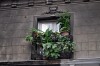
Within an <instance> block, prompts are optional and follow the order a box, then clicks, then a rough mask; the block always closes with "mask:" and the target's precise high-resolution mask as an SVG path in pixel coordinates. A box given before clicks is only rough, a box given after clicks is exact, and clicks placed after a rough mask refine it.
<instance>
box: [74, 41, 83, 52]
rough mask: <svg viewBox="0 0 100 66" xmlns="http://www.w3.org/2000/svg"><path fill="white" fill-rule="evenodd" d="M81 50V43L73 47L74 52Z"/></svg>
mask: <svg viewBox="0 0 100 66" xmlns="http://www.w3.org/2000/svg"><path fill="white" fill-rule="evenodd" d="M81 50H82V43H81V42H80V43H76V45H75V51H81Z"/></svg>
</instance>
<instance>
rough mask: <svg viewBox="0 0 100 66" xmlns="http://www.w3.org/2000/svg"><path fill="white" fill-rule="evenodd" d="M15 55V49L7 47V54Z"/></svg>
mask: <svg viewBox="0 0 100 66" xmlns="http://www.w3.org/2000/svg"><path fill="white" fill-rule="evenodd" d="M12 53H13V48H12V46H7V47H6V54H12Z"/></svg>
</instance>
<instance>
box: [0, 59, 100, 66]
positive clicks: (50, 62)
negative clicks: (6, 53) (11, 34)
mask: <svg viewBox="0 0 100 66" xmlns="http://www.w3.org/2000/svg"><path fill="white" fill-rule="evenodd" d="M61 64H66V65H71V64H72V65H76V64H100V59H77V60H68V59H59V60H25V61H13V60H12V61H5V62H0V66H1V65H7V66H15V65H17V66H20V65H22V66H24V65H25V66H29V65H30V66H31V65H34V66H39V65H40V66H41V65H44V66H46V65H47V66H48V65H54V66H55V65H57V66H59V65H61Z"/></svg>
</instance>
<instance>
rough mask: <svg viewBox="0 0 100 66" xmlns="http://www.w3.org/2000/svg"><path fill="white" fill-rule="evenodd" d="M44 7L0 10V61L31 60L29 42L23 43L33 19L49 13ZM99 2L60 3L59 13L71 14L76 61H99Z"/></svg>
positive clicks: (46, 7)
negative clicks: (96, 59)
mask: <svg viewBox="0 0 100 66" xmlns="http://www.w3.org/2000/svg"><path fill="white" fill-rule="evenodd" d="M49 6H52V5H46V6H33V7H27V8H11V9H0V61H9V60H15V61H17V60H30V59H31V47H30V45H31V44H30V43H28V42H26V41H25V36H26V35H27V33H29V30H30V28H32V27H33V24H34V16H36V15H42V14H43V13H44V12H47V11H48V7H49ZM99 6H100V2H88V3H70V4H59V5H58V10H60V11H69V12H70V13H72V14H73V16H74V18H73V38H74V42H75V43H76V50H75V54H74V58H75V59H85V58H100V7H99Z"/></svg>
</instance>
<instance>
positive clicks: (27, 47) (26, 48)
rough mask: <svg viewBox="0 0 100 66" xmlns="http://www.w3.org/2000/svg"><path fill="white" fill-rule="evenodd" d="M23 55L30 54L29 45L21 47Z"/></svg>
mask: <svg viewBox="0 0 100 66" xmlns="http://www.w3.org/2000/svg"><path fill="white" fill-rule="evenodd" d="M23 53H25V54H30V53H31V46H30V45H26V46H23Z"/></svg>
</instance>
